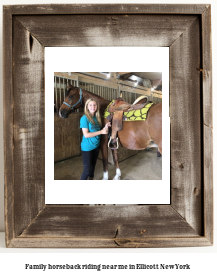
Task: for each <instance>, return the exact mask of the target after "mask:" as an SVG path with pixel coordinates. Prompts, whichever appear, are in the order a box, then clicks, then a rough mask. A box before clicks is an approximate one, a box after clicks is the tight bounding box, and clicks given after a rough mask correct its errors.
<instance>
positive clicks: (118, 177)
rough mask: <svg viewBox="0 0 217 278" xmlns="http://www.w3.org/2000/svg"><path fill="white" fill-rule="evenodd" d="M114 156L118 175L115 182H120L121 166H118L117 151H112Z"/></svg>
mask: <svg viewBox="0 0 217 278" xmlns="http://www.w3.org/2000/svg"><path fill="white" fill-rule="evenodd" d="M112 156H113V160H114V163H115V167H116V175H115V176H114V178H113V180H120V177H121V170H120V168H119V164H118V150H117V149H114V150H112Z"/></svg>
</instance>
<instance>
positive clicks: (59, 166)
mask: <svg viewBox="0 0 217 278" xmlns="http://www.w3.org/2000/svg"><path fill="white" fill-rule="evenodd" d="M69 85H73V86H77V87H80V88H82V89H86V90H88V91H90V92H93V93H95V94H97V95H99V96H101V97H103V98H104V99H106V100H110V101H111V100H113V99H115V98H117V97H119V96H120V95H121V96H122V97H123V98H124V99H125V101H127V102H128V103H130V104H132V103H133V102H134V101H135V100H136V99H137V98H138V97H140V96H141V95H144V96H146V97H147V100H148V101H151V102H154V103H161V102H162V73H161V72H55V73H54V179H55V180H79V179H80V176H81V173H82V170H83V164H82V157H81V149H80V143H81V140H82V133H81V130H80V128H79V123H80V118H81V116H82V115H83V108H79V109H77V110H76V111H75V112H74V113H71V114H70V115H69V117H68V118H67V119H62V118H60V117H59V116H58V112H59V108H60V106H61V105H62V103H63V101H64V99H65V95H66V92H67V87H68V86H69ZM101 159H102V156H101V154H100V155H99V159H98V161H97V164H96V170H95V176H94V179H96V180H101V179H102V172H103V168H102V161H101ZM118 160H119V165H120V168H121V172H122V175H121V179H122V180H161V179H162V157H158V156H157V148H156V147H154V148H149V149H146V150H128V149H125V148H123V147H122V146H119V149H118ZM113 164H114V163H113V158H112V154H111V151H110V150H109V179H113V177H114V175H115V166H114V165H113Z"/></svg>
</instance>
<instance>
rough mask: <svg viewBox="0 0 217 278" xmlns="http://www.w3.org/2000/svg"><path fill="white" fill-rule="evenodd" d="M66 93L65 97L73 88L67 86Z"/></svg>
mask: <svg viewBox="0 0 217 278" xmlns="http://www.w3.org/2000/svg"><path fill="white" fill-rule="evenodd" d="M67 89H68V90H67V93H66V97H67V96H68V95H69V93H70V92H71V90H73V89H74V87H73V86H72V85H69V86H67Z"/></svg>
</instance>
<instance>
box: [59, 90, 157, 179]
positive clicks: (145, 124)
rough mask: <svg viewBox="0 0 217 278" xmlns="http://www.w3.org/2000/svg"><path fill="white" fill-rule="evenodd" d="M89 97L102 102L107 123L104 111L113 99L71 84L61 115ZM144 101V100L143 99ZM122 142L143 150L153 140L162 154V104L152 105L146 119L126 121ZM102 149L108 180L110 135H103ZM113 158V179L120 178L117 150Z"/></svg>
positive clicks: (101, 107) (64, 115) (81, 105)
mask: <svg viewBox="0 0 217 278" xmlns="http://www.w3.org/2000/svg"><path fill="white" fill-rule="evenodd" d="M89 98H96V99H97V100H98V102H99V104H100V114H101V116H102V122H103V123H104V124H106V123H107V122H108V121H109V120H107V119H104V118H103V115H104V111H105V109H106V107H107V106H108V105H109V103H110V102H111V101H107V100H105V99H103V98H102V97H100V96H98V95H96V94H93V93H91V92H89V91H87V90H84V89H82V90H81V89H79V88H77V87H73V86H71V87H70V88H69V90H68V92H67V94H66V97H65V101H64V102H63V104H62V105H61V107H60V110H59V116H60V117H61V118H67V117H68V115H69V114H70V113H71V112H72V111H73V109H78V108H79V107H84V105H85V102H86V101H87V100H88V99H89ZM141 102H142V101H141ZM118 137H119V141H120V144H121V145H122V146H123V147H124V148H127V149H130V150H143V149H146V148H150V147H151V141H154V142H155V144H156V145H157V146H158V150H159V152H160V153H161V154H162V104H161V103H159V104H154V105H152V106H151V108H150V110H149V112H148V115H147V120H146V121H133V122H130V121H124V122H123V129H122V130H120V131H119V132H118ZM100 149H101V152H102V160H103V180H108V136H107V135H102V136H101V145H100ZM112 155H113V160H114V163H115V165H116V175H115V177H114V178H113V179H115V180H118V179H120V176H121V171H120V168H119V164H118V155H117V150H115V149H114V150H112Z"/></svg>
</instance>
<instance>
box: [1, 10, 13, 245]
mask: <svg viewBox="0 0 217 278" xmlns="http://www.w3.org/2000/svg"><path fill="white" fill-rule="evenodd" d="M3 36H4V40H3V69H4V71H3V91H4V95H3V98H4V99H3V101H4V180H5V187H4V189H5V214H6V217H5V233H6V235H7V237H6V245H7V244H8V243H9V241H10V240H12V238H14V202H13V197H14V196H13V192H14V158H13V147H14V146H13V83H12V81H13V61H12V16H11V14H10V12H8V11H7V10H5V9H4V22H3Z"/></svg>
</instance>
